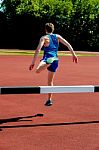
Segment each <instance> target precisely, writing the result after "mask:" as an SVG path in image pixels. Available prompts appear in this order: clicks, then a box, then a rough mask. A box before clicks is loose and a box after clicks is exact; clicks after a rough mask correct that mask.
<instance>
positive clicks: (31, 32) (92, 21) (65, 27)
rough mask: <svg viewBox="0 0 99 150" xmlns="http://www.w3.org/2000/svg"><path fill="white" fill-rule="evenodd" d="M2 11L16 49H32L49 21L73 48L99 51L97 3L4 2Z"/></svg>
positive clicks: (70, 0) (87, 0)
mask: <svg viewBox="0 0 99 150" xmlns="http://www.w3.org/2000/svg"><path fill="white" fill-rule="evenodd" d="M2 8H3V12H4V15H5V16H6V21H7V24H8V28H10V31H9V32H11V34H10V39H11V40H13V38H11V37H13V36H15V37H16V38H15V41H16V39H17V42H15V41H14V40H13V42H14V45H17V46H18V47H22V48H30V49H31V48H33V47H35V46H36V44H37V41H38V39H39V37H40V36H41V35H42V34H44V29H43V28H44V24H45V23H46V22H52V23H54V24H55V27H56V32H58V33H60V34H61V35H62V36H63V37H64V38H66V39H67V40H68V41H69V42H70V43H71V44H72V45H73V46H74V47H75V49H77V50H81V49H82V50H86V49H87V50H88V49H89V50H95V51H96V50H97V51H98V50H99V0H57V1H55V0H4V1H3V3H2ZM18 43H19V45H18ZM34 43H35V44H34Z"/></svg>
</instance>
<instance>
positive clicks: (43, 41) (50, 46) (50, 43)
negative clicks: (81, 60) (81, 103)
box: [29, 23, 78, 106]
mask: <svg viewBox="0 0 99 150" xmlns="http://www.w3.org/2000/svg"><path fill="white" fill-rule="evenodd" d="M45 32H46V35H44V36H42V37H41V38H40V41H39V44H38V46H37V48H36V50H35V54H34V57H33V60H32V63H31V65H30V66H29V70H32V69H33V68H34V65H35V61H36V58H37V56H38V54H39V52H40V50H41V49H42V47H43V50H44V54H43V58H42V60H41V61H40V63H39V65H38V66H37V68H36V73H40V72H41V71H43V70H45V69H47V70H48V86H53V80H54V76H55V72H56V70H57V68H58V47H59V42H60V43H62V44H63V45H65V46H66V47H67V48H68V49H69V50H70V52H71V54H72V59H73V62H75V63H77V62H78V58H77V56H76V54H75V52H74V50H73V48H72V46H71V45H70V44H69V43H68V42H67V41H66V40H65V39H64V38H63V37H62V36H61V35H58V34H54V33H53V32H54V25H53V24H52V23H46V24H45ZM45 105H46V106H51V105H52V93H49V94H48V99H47V101H46V102H45Z"/></svg>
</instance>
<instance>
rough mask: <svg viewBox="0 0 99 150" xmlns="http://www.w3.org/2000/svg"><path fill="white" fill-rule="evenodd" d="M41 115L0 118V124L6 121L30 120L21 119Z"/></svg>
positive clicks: (40, 115) (39, 115)
mask: <svg viewBox="0 0 99 150" xmlns="http://www.w3.org/2000/svg"><path fill="white" fill-rule="evenodd" d="M42 116H43V114H36V115H32V116H21V117H16V118H8V119H0V124H3V123H8V122H19V121H30V120H22V119H25V118H33V117H42Z"/></svg>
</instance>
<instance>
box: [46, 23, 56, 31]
mask: <svg viewBox="0 0 99 150" xmlns="http://www.w3.org/2000/svg"><path fill="white" fill-rule="evenodd" d="M45 31H46V32H47V33H53V32H54V25H53V24H52V23H46V24H45Z"/></svg>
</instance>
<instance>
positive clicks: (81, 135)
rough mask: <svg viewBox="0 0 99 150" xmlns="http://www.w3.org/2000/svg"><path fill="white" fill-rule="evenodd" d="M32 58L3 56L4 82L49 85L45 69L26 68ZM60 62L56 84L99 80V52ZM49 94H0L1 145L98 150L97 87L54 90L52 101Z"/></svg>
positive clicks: (13, 149)
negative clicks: (63, 91) (93, 90)
mask: <svg viewBox="0 0 99 150" xmlns="http://www.w3.org/2000/svg"><path fill="white" fill-rule="evenodd" d="M31 59H32V57H31V56H0V86H12V85H14V86H15V85H18V86H19V85H21V86H23V85H34V86H37V85H47V72H46V71H44V72H42V73H41V74H39V75H37V74H36V73H35V72H34V71H32V72H30V71H29V70H28V67H29V65H30V63H31ZM39 60H40V58H38V61H39ZM37 63H38V62H37ZM59 64H60V65H59V69H58V71H57V73H56V77H55V83H54V85H99V56H96V57H80V58H79V63H78V64H74V63H73V62H72V60H71V57H60V63H59ZM46 98H47V95H46V94H45V95H44V94H39V95H0V129H1V130H0V150H55V149H57V150H99V93H86V94H85V93H82V94H80V93H78V94H77V93H76V94H54V95H53V100H54V104H53V106H51V107H45V106H44V102H45V101H46ZM36 114H44V116H43V117H34V115H36ZM19 117H21V118H19Z"/></svg>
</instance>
